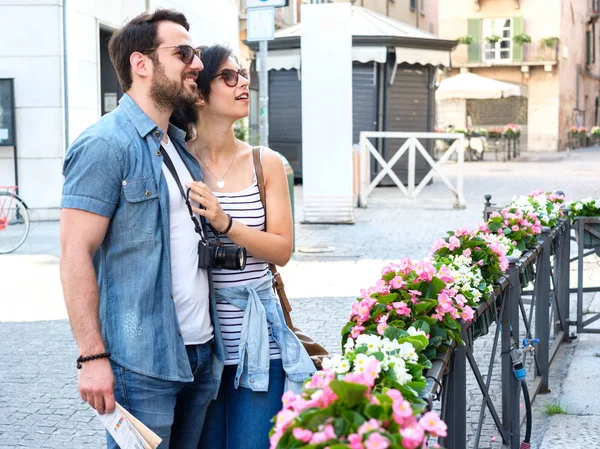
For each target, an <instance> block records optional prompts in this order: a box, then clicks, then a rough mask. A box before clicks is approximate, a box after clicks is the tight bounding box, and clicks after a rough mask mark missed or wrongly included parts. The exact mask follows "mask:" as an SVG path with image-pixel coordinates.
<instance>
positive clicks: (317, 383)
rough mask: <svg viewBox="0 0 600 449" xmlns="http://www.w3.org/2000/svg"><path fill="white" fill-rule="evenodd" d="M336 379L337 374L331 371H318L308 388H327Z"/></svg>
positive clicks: (309, 382)
mask: <svg viewBox="0 0 600 449" xmlns="http://www.w3.org/2000/svg"><path fill="white" fill-rule="evenodd" d="M333 379H335V374H334V373H333V372H331V371H329V370H326V369H324V370H322V371H317V372H316V373H315V374H314V375H313V376H312V377H311V378H310V380H309V381H308V383H307V384H306V386H307V387H308V388H310V389H312V388H325V387H326V386H328V385H329V382H331V381H332V380H333Z"/></svg>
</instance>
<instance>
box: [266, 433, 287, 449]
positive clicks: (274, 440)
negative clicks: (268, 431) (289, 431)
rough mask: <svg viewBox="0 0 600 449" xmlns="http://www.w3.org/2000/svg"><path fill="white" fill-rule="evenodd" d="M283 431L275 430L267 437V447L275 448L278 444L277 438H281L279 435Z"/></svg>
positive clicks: (281, 434)
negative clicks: (268, 444)
mask: <svg viewBox="0 0 600 449" xmlns="http://www.w3.org/2000/svg"><path fill="white" fill-rule="evenodd" d="M283 433H284V432H281V431H275V433H274V434H273V435H271V437H270V438H269V443H270V446H269V449H276V448H277V445H278V444H279V440H281V437H282V436H283Z"/></svg>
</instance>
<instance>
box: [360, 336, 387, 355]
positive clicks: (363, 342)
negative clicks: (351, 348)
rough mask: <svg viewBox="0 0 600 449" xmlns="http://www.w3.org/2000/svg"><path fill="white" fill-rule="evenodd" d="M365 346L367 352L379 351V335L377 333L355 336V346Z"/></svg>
mask: <svg viewBox="0 0 600 449" xmlns="http://www.w3.org/2000/svg"><path fill="white" fill-rule="evenodd" d="M359 346H366V347H367V354H373V353H374V352H377V351H379V348H380V346H381V337H379V336H377V335H366V334H361V335H359V336H358V337H357V338H356V347H357V348H358V347H359Z"/></svg>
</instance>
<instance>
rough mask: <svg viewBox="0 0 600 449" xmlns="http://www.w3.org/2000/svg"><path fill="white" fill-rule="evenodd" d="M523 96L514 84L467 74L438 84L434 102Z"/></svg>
mask: <svg viewBox="0 0 600 449" xmlns="http://www.w3.org/2000/svg"><path fill="white" fill-rule="evenodd" d="M522 95H524V93H523V92H522V91H521V88H520V87H519V86H517V85H516V84H510V83H505V82H504V81H498V80H495V79H492V78H486V77H484V76H480V75H475V74H474V73H471V72H467V73H461V74H459V75H456V76H453V77H450V78H447V79H445V80H443V81H442V82H441V83H440V87H439V88H438V89H437V91H436V93H435V98H436V100H450V99H456V98H459V99H472V100H485V99H495V98H505V97H519V96H522Z"/></svg>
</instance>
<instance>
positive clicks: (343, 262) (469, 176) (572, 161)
mask: <svg viewBox="0 0 600 449" xmlns="http://www.w3.org/2000/svg"><path fill="white" fill-rule="evenodd" d="M543 159H544V158H541V157H538V158H537V159H536V160H535V161H531V162H528V161H525V160H522V161H520V160H517V161H511V162H506V163H497V162H474V163H468V164H466V165H465V199H466V203H467V208H466V209H463V210H456V209H452V207H451V204H452V196H451V195H450V193H449V191H448V190H447V189H446V187H445V186H444V185H443V183H441V182H439V181H436V182H434V183H433V184H432V185H430V186H427V187H426V188H425V189H424V191H423V192H422V195H423V196H422V197H421V198H419V200H417V201H409V200H406V199H404V198H403V197H402V194H401V192H400V191H399V190H398V189H397V188H395V187H389V188H378V189H376V190H375V192H374V194H373V196H372V197H371V198H370V199H369V203H368V208H366V209H356V210H355V224H354V225H305V224H301V220H302V188H301V186H296V188H295V198H296V217H295V218H296V248H297V249H302V250H304V251H314V250H318V249H319V248H322V247H330V248H332V251H331V252H326V253H310V252H300V251H297V252H296V253H295V254H294V256H293V258H292V260H291V261H290V263H289V264H288V265H287V266H286V267H284V268H282V270H281V272H282V274H283V277H284V279H285V283H286V289H287V291H288V295H289V297H290V298H291V302H292V305H293V307H294V312H293V314H292V316H293V318H294V321H295V324H296V325H297V326H298V327H300V328H302V329H303V330H305V331H306V332H307V333H309V334H310V335H312V336H313V337H315V339H317V340H318V341H320V342H322V343H324V345H325V346H326V347H327V348H328V349H329V350H330V351H339V350H340V330H341V328H342V326H343V325H344V324H345V323H346V320H347V317H348V313H349V310H350V304H351V303H352V302H353V301H354V299H355V298H356V297H357V296H358V295H359V293H360V289H362V288H365V287H369V286H371V285H373V284H374V283H375V281H376V280H377V278H378V276H379V275H380V272H381V268H382V267H383V266H384V265H385V264H386V263H387V262H389V261H390V260H397V259H399V258H402V257H413V258H423V257H426V256H427V255H428V253H429V248H430V246H431V243H432V242H433V240H434V239H435V238H436V237H439V236H443V235H444V234H445V232H446V231H447V230H451V229H454V228H457V227H468V228H473V227H475V226H476V224H477V223H478V222H479V221H481V220H482V208H483V201H484V200H483V195H484V194H486V193H490V194H492V195H493V199H492V201H495V202H497V203H498V204H505V203H506V202H508V201H509V200H510V199H511V198H512V197H513V196H514V195H517V194H527V193H529V192H530V191H531V190H533V189H537V188H542V189H544V190H555V189H560V190H563V191H564V192H565V193H566V194H567V195H568V197H569V198H573V199H577V198H582V197H585V196H595V197H600V176H599V175H598V174H597V172H598V168H597V167H600V150H597V149H587V150H577V151H576V152H572V153H571V155H570V157H569V158H564V159H561V158H555V159H554V158H551V159H552V160H543ZM455 170H456V166H455V165H453V164H451V165H448V166H446V167H445V168H444V171H445V172H446V173H448V175H449V176H450V178H451V179H452V177H453V175H454V173H455ZM440 199H442V200H443V199H447V202H445V203H440V202H436V201H437V200H440ZM59 256H60V248H59V244H58V223H56V222H48V223H34V224H33V226H32V230H31V236H30V237H29V239H28V240H27V242H26V243H25V245H24V246H23V247H22V248H21V249H20V250H19V251H18V252H17V253H16V254H11V255H5V256H0V273H2V275H1V276H2V281H3V282H2V284H1V285H2V293H1V294H0V341H1V342H2V343H1V344H0V360H2V363H0V449H8V448H11V449H13V448H16V447H26V448H44V449H58V448H65V447H66V448H70V449H79V448H82V449H83V448H85V449H100V448H103V447H105V443H104V432H103V430H102V429H101V427H100V425H99V423H98V421H97V420H96V419H95V418H94V415H93V413H92V412H91V410H90V409H89V407H87V406H85V405H83V404H82V401H81V399H80V398H79V397H78V393H77V386H76V369H75V363H74V360H75V359H76V358H77V349H76V347H75V344H74V341H73V338H72V336H71V332H70V329H69V325H68V322H67V320H66V318H67V316H66V310H65V307H64V303H63V299H62V291H61V287H60V281H59V272H58V258H59ZM592 268H593V269H594V270H598V272H599V273H600V268H599V267H598V264H597V259H596V261H595V262H592V263H590V270H591V269H592ZM590 273H591V271H590ZM586 276H587V273H586ZM594 306H595V304H594ZM599 306H600V305H599ZM572 316H574V315H572ZM599 340H600V336H596V335H592V336H583V337H581V336H580V338H578V339H577V340H575V342H574V343H573V344H571V345H563V347H562V348H561V350H560V352H559V355H558V359H557V361H556V362H555V364H554V365H553V367H552V370H551V379H550V388H551V389H552V390H553V391H552V393H551V394H550V395H547V396H543V397H538V399H537V400H536V403H535V413H534V436H536V437H538V438H539V439H538V440H537V441H540V442H542V445H541V446H540V445H537V446H536V445H534V446H532V447H540V448H543V449H546V448H549V449H554V447H558V443H557V445H556V446H553V445H550V444H551V443H550V442H551V441H553V439H554V436H556V437H557V438H558V437H562V433H561V432H559V430H560V429H559V430H557V426H558V427H560V426H561V425H562V426H564V427H568V428H569V429H570V431H571V432H573V433H575V432H578V435H575V436H573V437H572V438H571V440H570V441H573V438H575V437H579V438H580V439H581V441H583V440H585V441H586V442H587V443H588V444H584V445H578V446H575V445H572V444H566V445H565V444H564V443H562V445H563V447H562V448H561V449H565V448H580V447H581V448H584V447H600V445H598V444H596V445H594V444H593V443H592V442H593V441H594V440H593V438H598V432H597V431H595V430H598V426H597V423H596V424H594V423H592V422H591V420H592V419H593V418H595V416H593V415H590V416H585V417H579V415H578V414H579V413H587V414H591V413H593V410H595V409H594V407H593V406H594V403H593V401H594V398H595V397H596V396H597V393H596V392H597V391H598V390H597V389H596V388H597V387H600V385H598V383H599V381H597V380H594V379H593V377H594V376H593V374H595V373H597V372H599V369H598V368H599V367H598V365H597V363H600V358H597V357H594V353H593V351H594V349H593V348H594V344H597V342H598V341H599ZM478 350H479V349H478ZM489 351H490V345H488V344H487V343H486V342H485V341H483V340H482V346H481V353H480V354H479V355H480V356H482V357H485V356H486V354H488V353H489ZM598 352H600V349H598ZM488 357H489V356H488ZM580 363H581V364H580ZM586 363H587V365H586ZM586 366H587V368H586ZM584 369H589V372H590V380H588V379H587V378H586V375H584V374H583V373H584V372H586V371H584ZM561 382H562V383H561ZM584 382H585V383H584ZM583 385H584V386H585V388H584V394H585V393H587V396H586V397H583V398H582V399H583V400H584V401H578V400H577V396H573V395H574V394H576V393H577V391H575V392H573V391H571V390H572V389H575V388H581V387H582V386H583ZM469 388H470V390H469V395H470V396H471V389H476V388H477V387H476V386H475V385H472V386H471V384H469ZM590 392H593V393H594V394H590ZM553 395H557V396H556V398H557V399H558V400H560V401H561V405H563V407H564V408H565V409H566V410H567V412H568V413H573V414H569V415H556V416H553V417H551V418H548V417H547V416H546V414H545V408H544V407H543V403H544V402H543V401H547V400H553V397H554V396H553ZM571 397H572V398H573V399H572V400H571V399H569V398H571ZM563 398H564V399H563ZM494 399H495V401H496V400H498V401H500V403H501V395H500V392H495V393H494ZM586 401H587V402H586ZM582 404H586V405H588V406H589V408H587V409H586V408H583V405H582ZM571 407H572V408H571ZM474 409H475V407H474V408H473V410H474ZM590 410H592V412H590ZM474 413H475V414H477V413H478V411H476V412H474ZM561 419H566V420H570V421H568V422H567V421H565V423H564V424H561V421H560V420H561ZM575 420H577V423H578V425H575V423H574V422H573V421H575ZM469 421H470V422H469V426H471V425H472V424H471V420H469ZM473 421H476V417H475V418H474V419H473ZM486 425H487V424H486ZM586 425H589V427H586ZM594 426H595V427H594ZM544 429H547V430H546V431H545V432H544ZM485 434H486V438H487V440H485V441H484V440H483V439H482V444H481V445H480V447H481V448H482V449H485V448H490V449H495V448H498V447H500V444H499V443H498V442H492V441H491V440H492V438H493V437H494V435H496V436H497V433H494V431H493V429H492V428H490V429H488V428H487V427H486V431H485Z"/></svg>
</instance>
